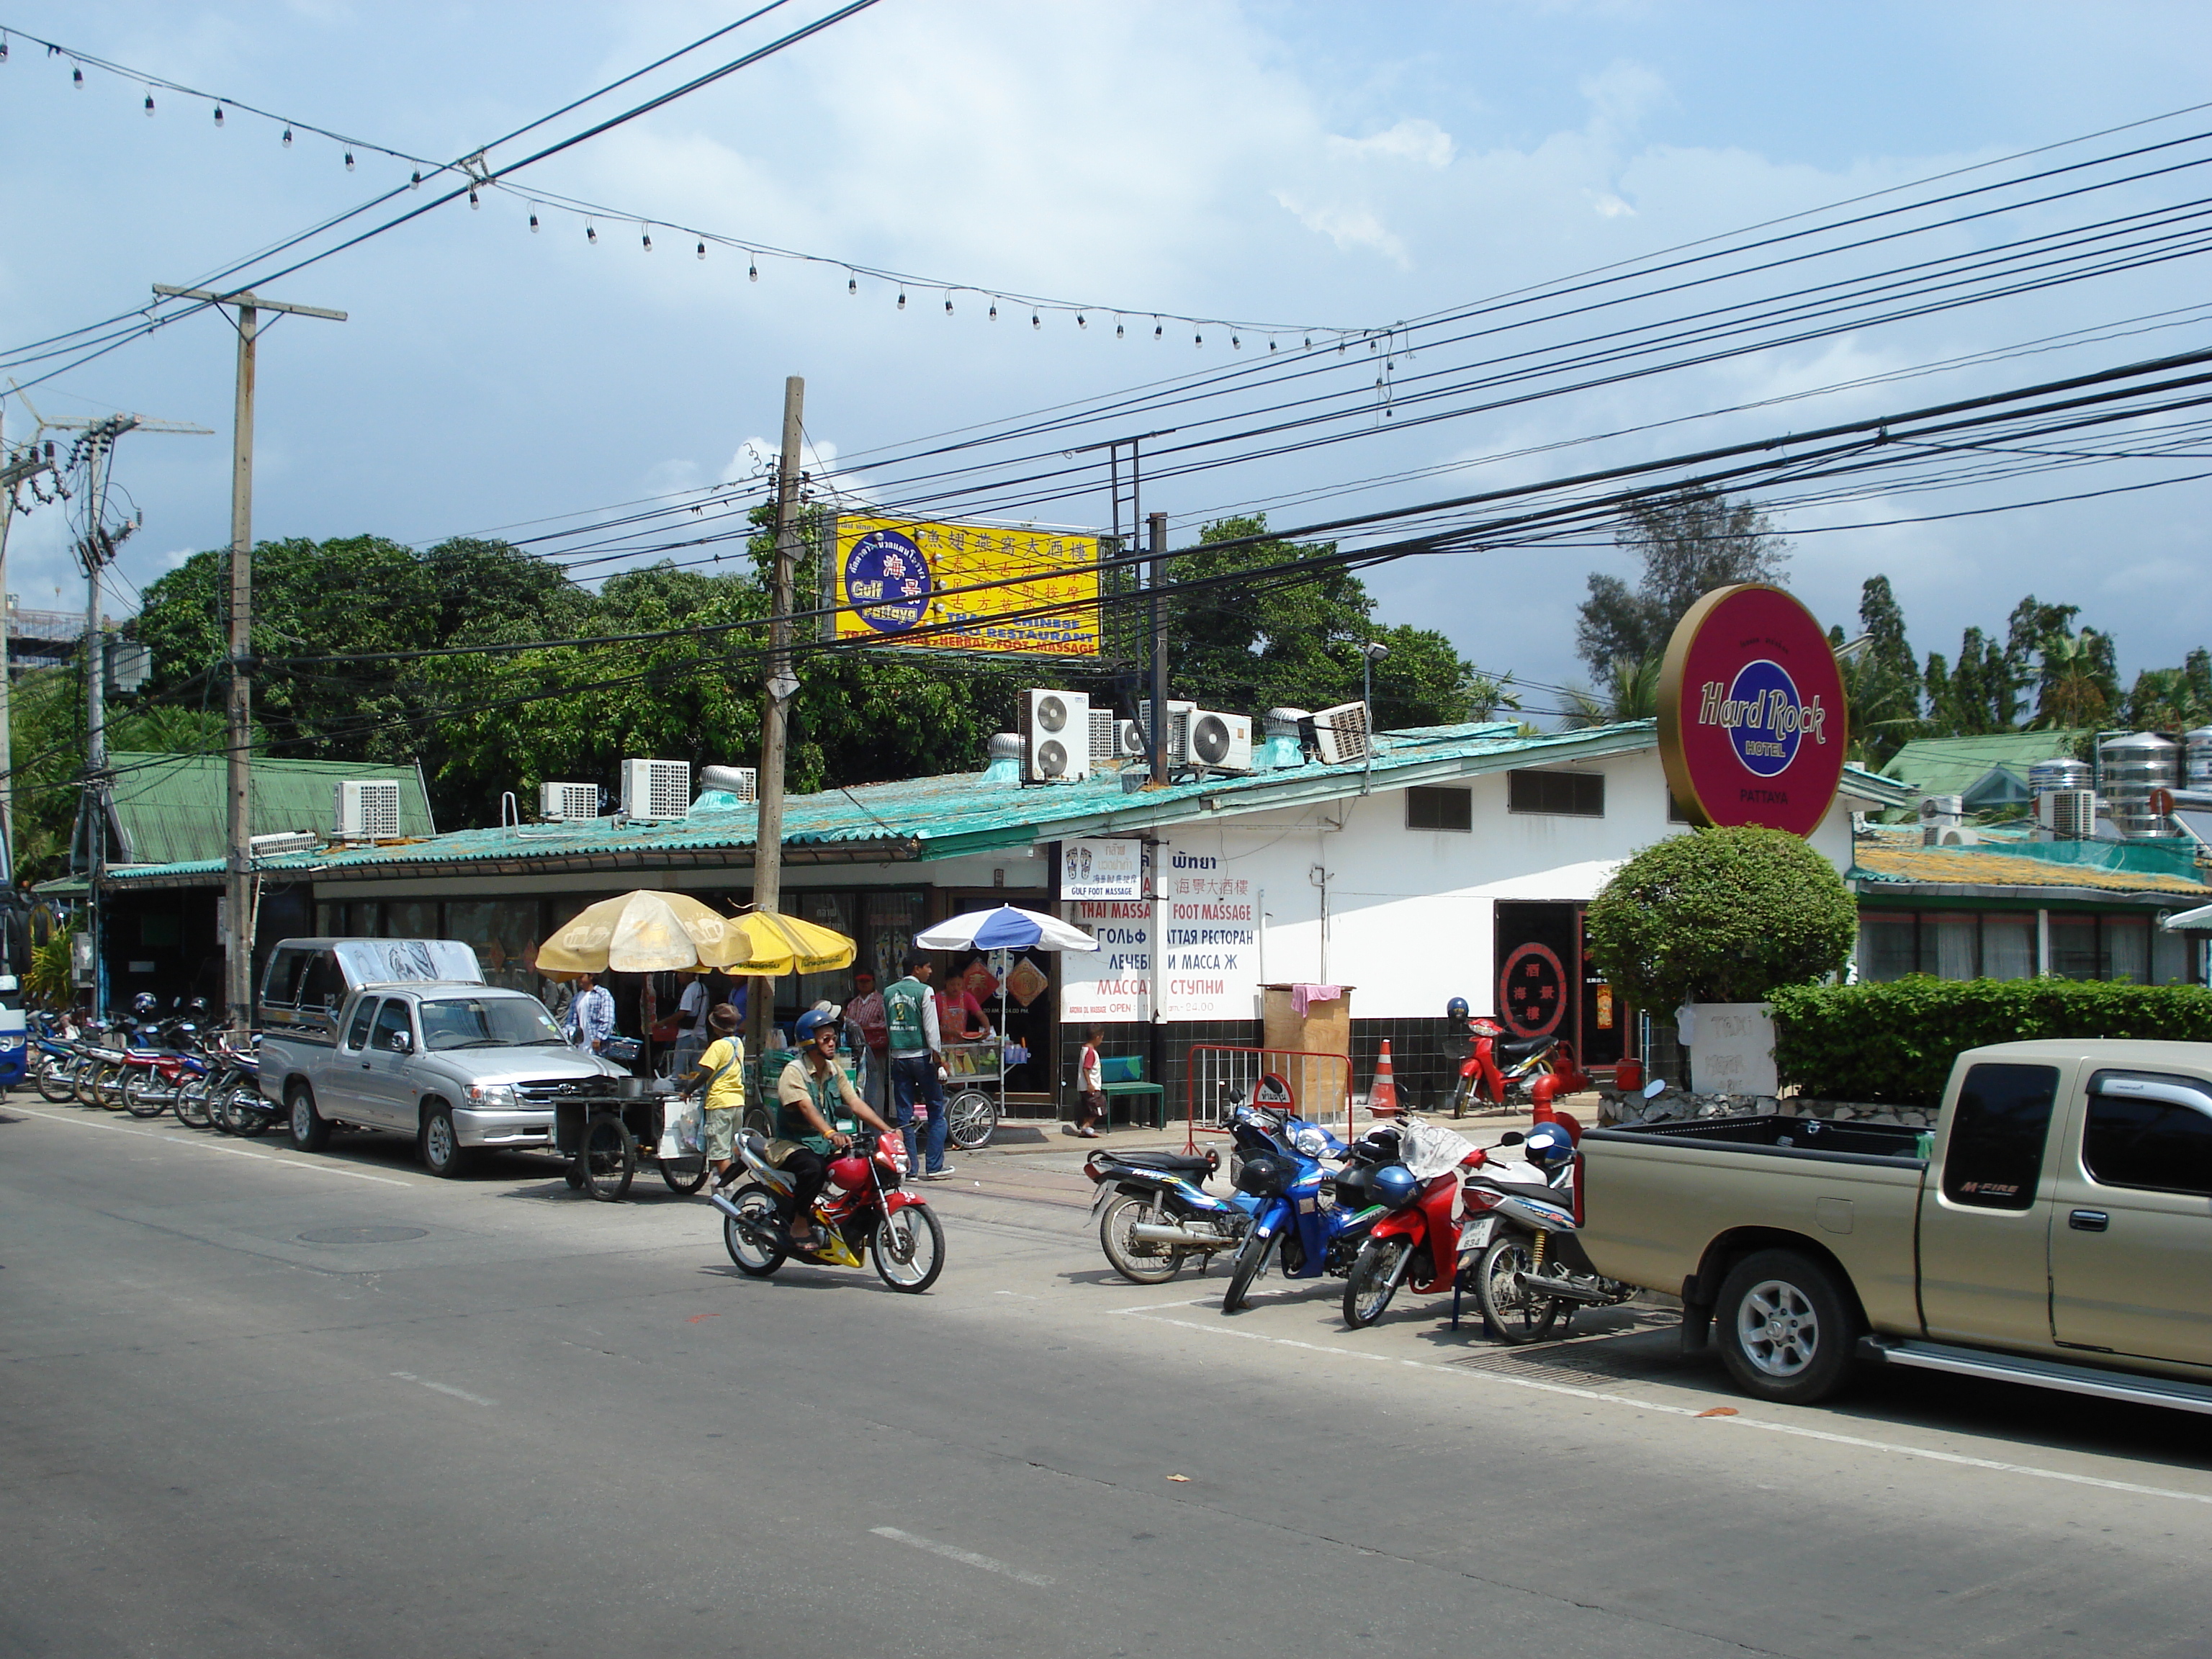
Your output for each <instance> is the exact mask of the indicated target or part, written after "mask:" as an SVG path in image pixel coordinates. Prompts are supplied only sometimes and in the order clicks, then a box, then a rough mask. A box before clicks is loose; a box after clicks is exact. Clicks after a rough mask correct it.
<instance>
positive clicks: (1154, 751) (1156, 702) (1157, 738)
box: [1146, 513, 1168, 948]
mask: <svg viewBox="0 0 2212 1659" xmlns="http://www.w3.org/2000/svg"><path fill="white" fill-rule="evenodd" d="M1149 526H1150V529H1151V531H1152V560H1151V565H1152V589H1151V592H1152V731H1151V732H1150V733H1149V736H1148V744H1149V748H1148V752H1149V754H1150V757H1151V758H1150V761H1149V764H1150V766H1151V768H1152V776H1151V778H1150V779H1148V780H1147V781H1146V787H1149V788H1153V789H1157V788H1158V787H1160V786H1161V785H1162V784H1164V783H1165V782H1166V781H1168V617H1167V612H1166V611H1164V609H1162V607H1161V605H1160V590H1161V588H1162V587H1164V586H1165V585H1166V583H1167V579H1168V574H1167V573H1168V515H1167V514H1166V513H1153V514H1152V517H1151V520H1149ZM1155 948H1157V946H1156V947H1155Z"/></svg>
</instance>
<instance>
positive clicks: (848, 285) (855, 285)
mask: <svg viewBox="0 0 2212 1659" xmlns="http://www.w3.org/2000/svg"><path fill="white" fill-rule="evenodd" d="M845 292H846V293H848V294H851V295H859V293H860V278H859V277H857V276H848V277H847V278H846V279H845Z"/></svg>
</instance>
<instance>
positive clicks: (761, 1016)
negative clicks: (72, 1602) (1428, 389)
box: [748, 374, 806, 1054]
mask: <svg viewBox="0 0 2212 1659" xmlns="http://www.w3.org/2000/svg"><path fill="white" fill-rule="evenodd" d="M805 407H806V382H805V380H803V379H801V378H800V377H799V375H796V374H793V375H791V376H790V377H788V378H787V380H785V381H784V383H783V451H782V453H781V454H780V455H778V456H777V457H776V465H775V562H774V564H773V565H772V567H771V568H770V573H769V617H768V678H767V680H766V682H765V684H766V688H767V691H768V696H766V698H765V699H764V700H763V702H762V705H761V757H760V778H759V781H758V783H757V787H756V790H755V793H756V794H757V796H758V798H759V799H758V806H759V812H760V817H759V820H758V824H757V828H756V829H755V830H754V832H753V908H754V909H756V910H781V908H783V756H784V746H785V738H786V736H787V732H788V730H789V726H790V720H791V699H792V697H793V694H795V693H796V692H797V691H798V690H799V681H798V679H797V678H795V677H794V676H793V673H792V671H791V590H792V581H793V573H794V572H795V571H796V569H797V568H798V563H799V447H800V446H801V445H802V444H803V443H805ZM762 989H763V995H760V996H758V997H755V998H754V999H752V1001H751V1005H750V1012H751V1018H750V1021H749V1022H748V1024H750V1028H751V1029H750V1038H751V1042H752V1049H753V1053H755V1054H761V1053H763V1052H764V1051H765V1050H766V1049H767V1047H768V1034H769V1030H770V1028H771V1027H772V1026H773V1025H774V1024H775V981H774V980H772V979H771V980H766V981H763V985H762Z"/></svg>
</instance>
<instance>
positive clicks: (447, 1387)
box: [392, 1371, 499, 1406]
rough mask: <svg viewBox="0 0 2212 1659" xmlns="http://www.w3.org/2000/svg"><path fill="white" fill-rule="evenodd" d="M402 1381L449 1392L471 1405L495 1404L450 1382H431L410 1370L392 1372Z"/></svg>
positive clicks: (497, 1402)
mask: <svg viewBox="0 0 2212 1659" xmlns="http://www.w3.org/2000/svg"><path fill="white" fill-rule="evenodd" d="M392 1375H393V1376H396V1377H398V1379H399V1380H400V1381H401V1382H402V1383H420V1384H422V1387H424V1388H426V1389H436V1390H437V1391H438V1392H439V1393H440V1394H449V1395H453V1398H454V1399H456V1400H465V1401H468V1402H469V1404H471V1406H496V1405H497V1404H499V1401H496V1400H487V1399H485V1398H484V1397H483V1395H480V1394H471V1393H470V1392H469V1391H468V1390H467V1389H457V1388H455V1387H454V1386H453V1384H452V1383H433V1382H431V1381H430V1380H429V1379H428V1377H422V1376H416V1375H415V1373H414V1372H412V1371H394V1372H392Z"/></svg>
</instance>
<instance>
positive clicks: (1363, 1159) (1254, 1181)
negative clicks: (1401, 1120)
mask: <svg viewBox="0 0 2212 1659" xmlns="http://www.w3.org/2000/svg"><path fill="white" fill-rule="evenodd" d="M1230 1133H1231V1135H1232V1136H1233V1137H1234V1138H1235V1140H1236V1144H1237V1151H1238V1152H1240V1153H1242V1154H1243V1157H1242V1159H1241V1161H1240V1162H1239V1164H1238V1165H1237V1174H1236V1182H1237V1190H1238V1191H1239V1192H1240V1193H1243V1194H1245V1195H1246V1196H1247V1197H1248V1198H1249V1199H1250V1200H1252V1201H1253V1202H1252V1212H1253V1214H1252V1222H1251V1225H1250V1226H1249V1228H1247V1229H1246V1231H1245V1232H1244V1236H1243V1238H1242V1239H1240V1240H1239V1241H1238V1242H1237V1255H1236V1256H1235V1258H1234V1259H1233V1261H1231V1264H1230V1269H1229V1285H1228V1289H1227V1290H1226V1291H1224V1292H1223V1295H1222V1297H1221V1311H1222V1312H1224V1313H1235V1312H1237V1310H1240V1309H1242V1308H1243V1306H1244V1305H1245V1294H1246V1292H1247V1291H1249V1290H1250V1289H1251V1287H1252V1282H1253V1280H1255V1279H1257V1278H1259V1277H1260V1275H1261V1273H1264V1272H1265V1271H1266V1270H1267V1263H1268V1261H1269V1260H1270V1259H1271V1258H1279V1262H1280V1265H1281V1267H1282V1272H1283V1277H1284V1278H1285V1279H1314V1278H1318V1277H1319V1276H1321V1275H1322V1274H1323V1273H1349V1272H1350V1271H1351V1270H1352V1263H1353V1262H1354V1261H1357V1260H1358V1254H1359V1249H1360V1243H1361V1241H1362V1240H1363V1239H1364V1238H1365V1237H1366V1235H1367V1230H1368V1228H1369V1227H1370V1225H1372V1224H1373V1222H1374V1220H1375V1218H1376V1216H1377V1215H1378V1214H1379V1213H1380V1212H1379V1211H1378V1210H1377V1209H1376V1206H1374V1205H1373V1204H1371V1203H1368V1202H1365V1201H1364V1200H1365V1199H1366V1198H1367V1196H1368V1195H1369V1193H1370V1183H1371V1180H1372V1175H1373V1172H1374V1171H1375V1170H1379V1169H1381V1168H1383V1167H1385V1166H1387V1165H1388V1164H1390V1163H1391V1162H1392V1161H1394V1160H1395V1158H1396V1157H1397V1143H1398V1133H1399V1132H1398V1130H1397V1128H1396V1127H1395V1126H1393V1127H1384V1128H1380V1129H1375V1130H1370V1132H1369V1133H1366V1134H1364V1135H1362V1136H1361V1137H1360V1138H1359V1139H1358V1141H1356V1142H1355V1143H1353V1144H1352V1146H1346V1145H1345V1144H1344V1143H1343V1142H1342V1141H1340V1140H1339V1139H1337V1138H1336V1137H1335V1136H1334V1135H1333V1134H1331V1133H1329V1132H1328V1130H1326V1129H1324V1128H1322V1127H1320V1126H1319V1125H1317V1124H1310V1123H1301V1122H1298V1121H1297V1120H1295V1119H1291V1118H1289V1117H1287V1116H1286V1115H1285V1114H1284V1113H1282V1112H1280V1111H1279V1110H1274V1109H1269V1108H1267V1107H1264V1106H1242V1107H1239V1108H1238V1109H1237V1110H1236V1111H1235V1112H1234V1113H1233V1114H1231V1118H1230ZM1323 1158H1341V1159H1343V1160H1344V1167H1343V1168H1342V1169H1332V1168H1331V1167H1329V1165H1328V1164H1324V1163H1323V1162H1322V1159H1323Z"/></svg>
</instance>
